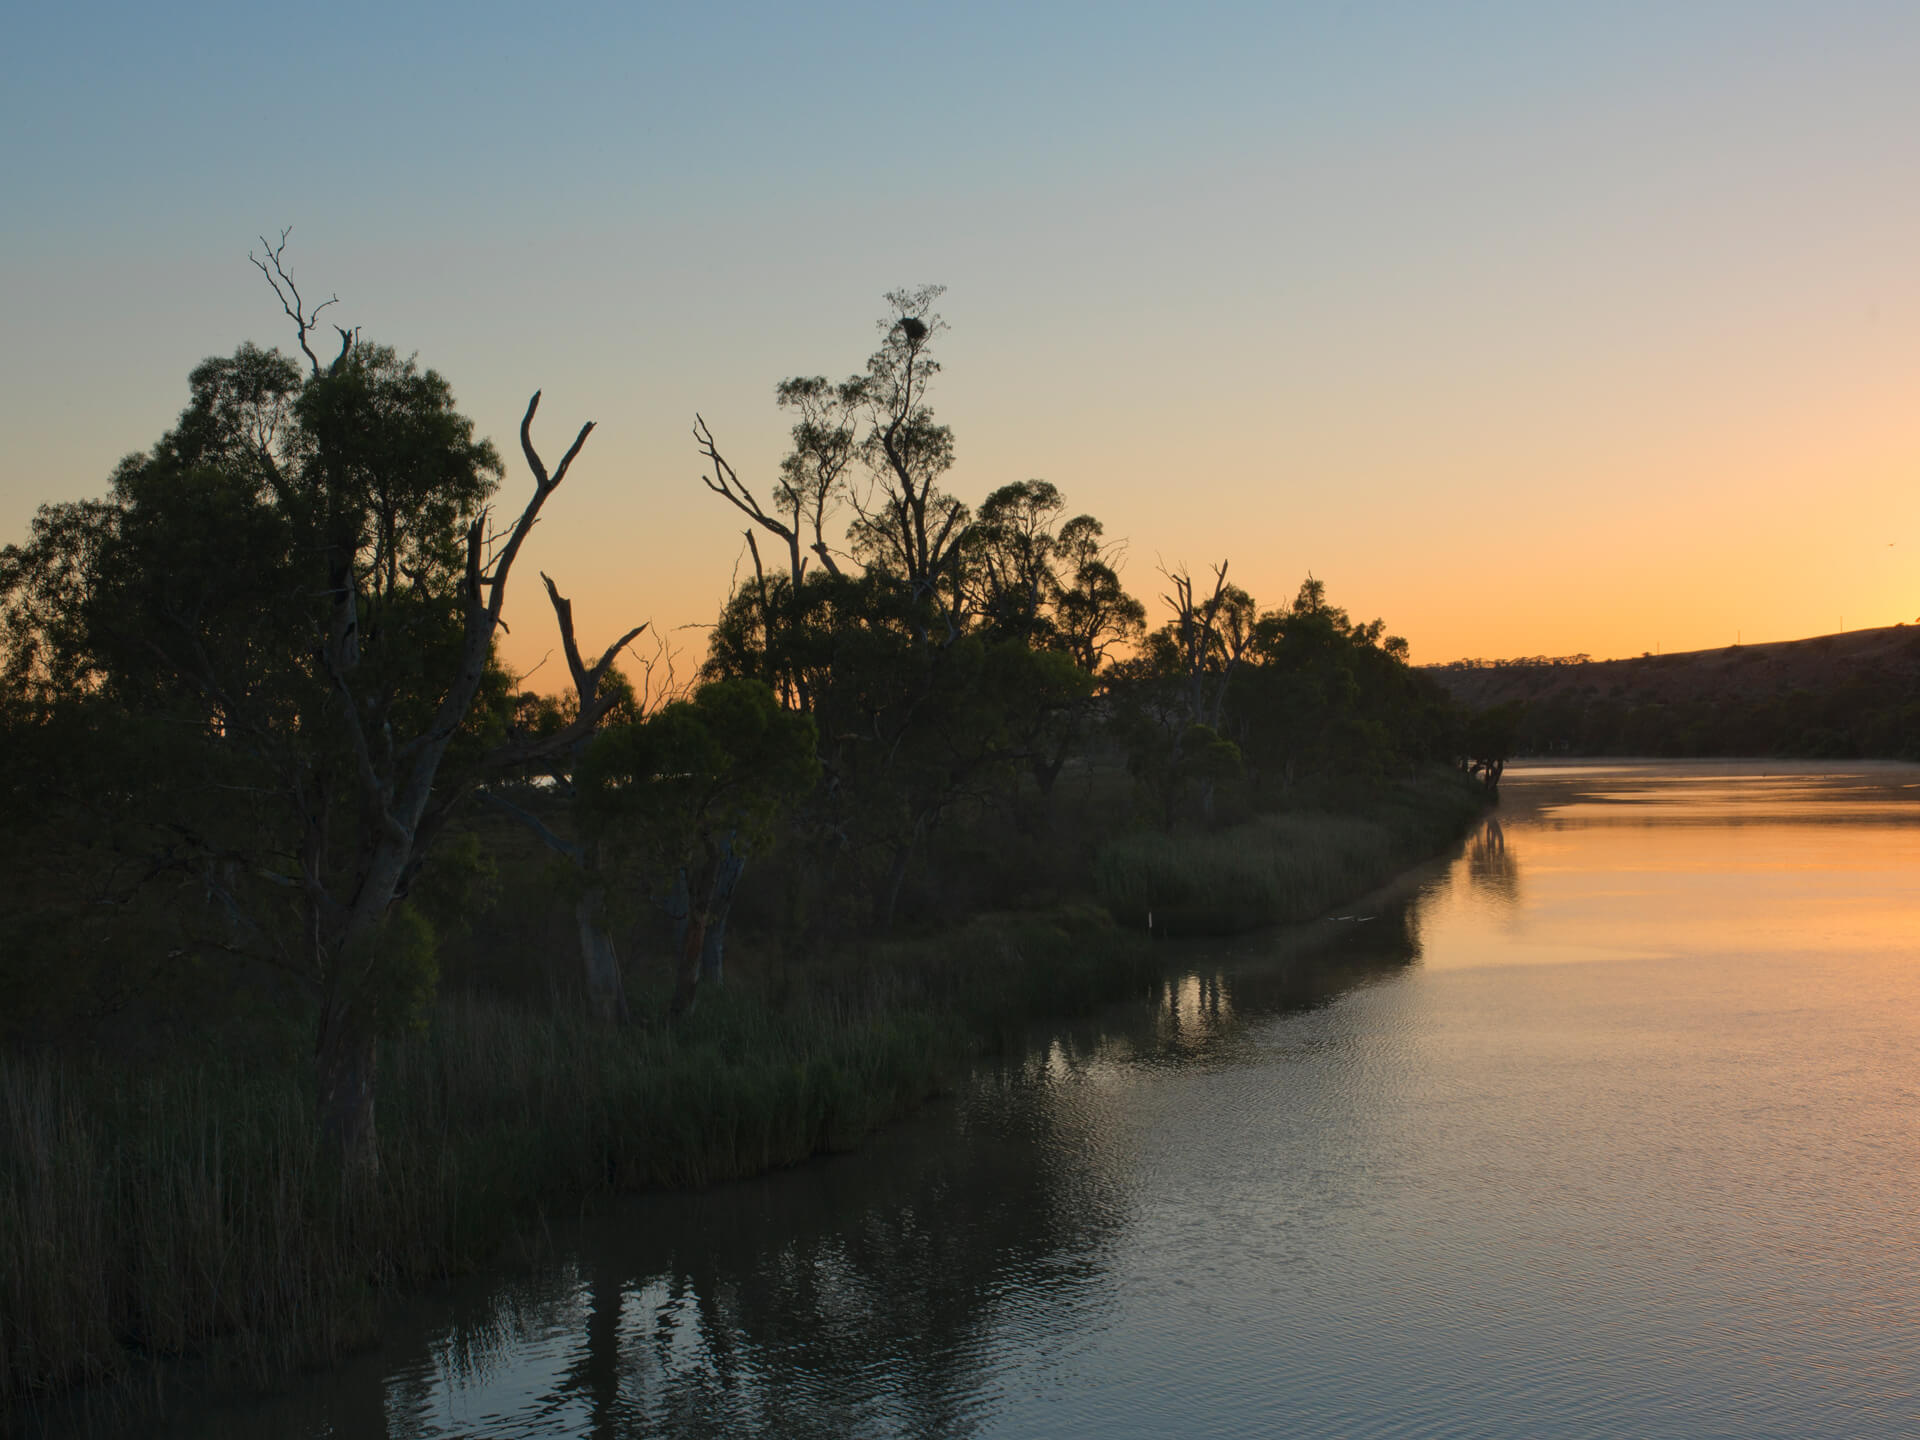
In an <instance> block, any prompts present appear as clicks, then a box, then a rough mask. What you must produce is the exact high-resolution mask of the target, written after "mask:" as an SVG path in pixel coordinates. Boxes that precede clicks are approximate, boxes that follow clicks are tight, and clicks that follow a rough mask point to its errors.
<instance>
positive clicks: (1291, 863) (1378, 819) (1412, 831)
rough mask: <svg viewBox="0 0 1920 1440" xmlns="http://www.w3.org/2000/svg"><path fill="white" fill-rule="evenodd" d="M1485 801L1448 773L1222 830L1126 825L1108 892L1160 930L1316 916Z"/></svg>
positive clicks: (1105, 899)
mask: <svg viewBox="0 0 1920 1440" xmlns="http://www.w3.org/2000/svg"><path fill="white" fill-rule="evenodd" d="M1484 804H1485V801H1484V798H1483V797H1482V796H1481V795H1480V794H1479V793H1478V792H1477V790H1476V788H1475V787H1472V786H1470V785H1467V784H1464V783H1457V777H1455V776H1452V775H1445V776H1441V777H1437V778H1434V779H1429V780H1423V781H1418V782H1409V783H1407V784H1404V785H1401V786H1398V787H1396V788H1395V789H1393V790H1391V791H1389V792H1387V793H1386V794H1384V795H1382V796H1380V797H1377V798H1376V799H1375V800H1374V801H1373V802H1372V803H1371V804H1369V805H1367V806H1366V807H1365V808H1364V809H1359V810H1357V811H1352V810H1349V811H1343V812H1341V813H1337V814H1333V813H1319V812H1315V811H1282V812H1278V813H1272V814H1265V815H1257V816H1255V817H1254V818H1253V819H1251V820H1248V821H1246V822H1245V823H1244V824H1240V825H1234V826H1231V827H1229V828H1227V829H1223V830H1214V831H1192V832H1174V833H1167V832H1163V831H1142V832H1137V833H1134V834H1130V835H1123V836H1121V837H1119V838H1117V839H1115V840H1113V841H1111V842H1110V843H1108V844H1107V845H1106V846H1104V847H1102V849H1101V851H1100V853H1099V854H1098V855H1097V856H1096V857H1095V860H1094V884H1095V887H1096V890H1097V893H1098V894H1099V897H1100V900H1101V902H1102V903H1103V904H1105V905H1106V907H1107V908H1108V910H1110V911H1111V912H1112V913H1113V914H1114V915H1115V916H1116V917H1117V918H1118V919H1119V920H1120V921H1121V922H1122V923H1123V924H1125V925H1127V926H1130V927H1138V928H1141V929H1149V928H1150V929H1151V932H1152V933H1153V934H1155V935H1164V936H1183V935H1230V934H1235V933H1238V932H1240V931H1243V930H1252V929H1257V928H1259V927H1261V926H1265V925H1287V924H1294V923H1297V922H1300V921H1303V920H1310V919H1312V918H1314V917H1315V916H1317V915H1320V914H1323V913H1325V911H1326V910H1328V909H1329V908H1330V907H1332V906H1334V905H1338V904H1341V903H1343V902H1345V901H1347V900H1351V899H1352V898H1353V897H1354V896H1356V895H1360V894H1364V893H1365V892H1366V891H1368V890H1371V889H1373V888H1374V887H1375V886H1378V885H1382V884H1385V883H1386V882H1387V881H1388V880H1390V879H1392V878H1393V877H1394V876H1395V875H1396V874H1398V873H1399V872H1400V871H1402V870H1404V869H1406V867H1407V866H1409V865H1411V864H1413V863H1414V862H1416V861H1418V860H1421V859H1425V858H1426V857H1428V856H1430V855H1433V854H1434V853H1435V852H1436V851H1438V850H1439V849H1440V848H1442V847H1443V846H1444V845H1446V844H1447V843H1448V842H1450V841H1452V840H1454V839H1456V838H1457V837H1458V836H1459V835H1461V834H1462V833H1463V832H1464V831H1465V829H1466V827H1467V825H1468V823H1469V822H1470V821H1471V820H1472V819H1473V817H1475V816H1476V815H1478V814H1479V813H1480V812H1481V810H1482V808H1483V806H1484Z"/></svg>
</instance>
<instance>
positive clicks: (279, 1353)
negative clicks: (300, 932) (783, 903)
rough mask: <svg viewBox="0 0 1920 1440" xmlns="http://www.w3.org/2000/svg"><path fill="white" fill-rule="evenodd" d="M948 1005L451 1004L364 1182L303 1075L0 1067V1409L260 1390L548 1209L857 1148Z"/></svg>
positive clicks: (331, 1350)
mask: <svg viewBox="0 0 1920 1440" xmlns="http://www.w3.org/2000/svg"><path fill="white" fill-rule="evenodd" d="M963 1044H964V1040H963V1035H962V1032H961V1030H960V1028H959V1027H958V1025H957V1023H956V1022H954V1021H952V1020H950V1019H941V1018H937V1017H936V1016H934V1015H933V1014H931V1013H925V1012H920V1013H916V1012H912V1011H903V1010H901V1011H894V1012H891V1013H874V1012H868V1013H861V1014H855V1013H851V1012H849V1011H847V1010H845V1009H842V1010H840V1011H839V1012H838V1013H833V1012H831V1011H828V1010H824V1009H813V1008H808V1007H796V1008H786V1009H776V1008H774V1007H771V1006H768V1005H766V1004H764V1003H760V1002H759V1001H757V1000H755V999H754V998H753V997H747V996H733V995H728V994H721V995H716V996H713V997H711V998H710V999H708V1000H707V1001H704V1002H703V1003H702V1006H701V1009H700V1011H699V1012H698V1013H697V1015H696V1016H695V1017H694V1020H693V1022H692V1023H690V1024H688V1025H685V1026H682V1027H679V1028H676V1029H674V1030H642V1029H631V1030H624V1031H614V1030H609V1029H604V1028H599V1027H596V1026H593V1025H591V1024H589V1023H587V1022H585V1021H582V1020H575V1019H572V1018H569V1017H566V1016H549V1017H538V1016H531V1015H527V1014H525V1013H523V1012H514V1011H510V1010H507V1009H504V1008H502V1007H499V1006H496V1005H488V1004H480V1003H475V1002H466V1003H459V1004H453V1005H449V1006H447V1007H445V1008H443V1010H442V1011H441V1013H440V1014H439V1015H438V1016H437V1017H436V1023H435V1024H434V1026H433V1027H432V1029H431V1031H430V1032H429V1033H427V1034H424V1035H417V1036H408V1037H405V1038H403V1039H400V1040H398V1041H396V1042H395V1043H393V1044H392V1045H391V1046H389V1048H388V1049H387V1051H386V1053H385V1054H384V1056H383V1067H382V1087H381V1112H380V1141H381V1170H380V1178H379V1183H378V1185H377V1186H376V1187H373V1188H371V1189H361V1188H355V1189H352V1190H343V1189H342V1187H341V1186H340V1184H339V1183H338V1173H337V1168H336V1167H335V1166H333V1165H331V1164H329V1163H328V1160H329V1157H328V1155H327V1154H326V1152H325V1151H324V1150H323V1149H322V1148H321V1147H320V1146H319V1144H318V1142H317V1141H316V1139H315V1135H314V1126H313V1122H312V1114H313V1106H312V1096H311V1093H310V1091H309V1090H308V1088H307V1086H306V1085H305V1083H304V1082H303V1081H302V1079H301V1078H300V1076H299V1075H298V1073H297V1072H296V1071H294V1070H293V1069H291V1068H290V1069H288V1070H287V1071H286V1072H284V1073H279V1074H273V1075H267V1076H256V1077H253V1078H246V1077H242V1076H238V1075H234V1074H231V1073H224V1072H223V1071H222V1069H221V1068H220V1067H218V1066H215V1065H203V1066H198V1067H193V1068H177V1069H173V1070H168V1071H164V1072H161V1073H157V1074H147V1075H141V1076H135V1075H131V1074H119V1075H108V1074H94V1075H85V1076H83V1075H81V1074H79V1073H77V1072H76V1071H75V1070H74V1069H72V1068H71V1067H70V1066H68V1065H64V1064H61V1063H59V1062H56V1061H55V1060H53V1059H50V1058H47V1057H26V1058H23V1057H11V1058H0V1415H5V1414H7V1413H10V1412H17V1411H18V1410H19V1409H20V1408H21V1407H22V1405H23V1404H25V1403H27V1402H30V1401H31V1400H32V1399H33V1397H35V1396H37V1395H44V1394H47V1393H49V1392H52V1391H55V1390H59V1389H62V1388H64V1387H67V1386H70V1385H73V1384H75V1383H81V1382H88V1381H100V1380H110V1379H113V1378H116V1377H119V1376H122V1375H125V1374H126V1373H128V1372H129V1370H130V1368H131V1367H134V1366H137V1365H138V1364H139V1363H140V1362H141V1361H142V1360H145V1359H149V1358H153V1357H163V1356H177V1355H188V1354H193V1355H200V1356H205V1357H208V1358H209V1359H210V1360H211V1361H213V1362H214V1364H215V1365H216V1366H217V1367H218V1368H220V1369H221V1370H225V1371H232V1372H235V1376H234V1378H249V1377H254V1378H258V1377H265V1376H268V1375H271V1374H274V1373H277V1372H281V1371H284V1370H286V1369H288V1368H290V1367H292V1366H295V1365H298V1364H300V1363H303V1362H306V1361H311V1360H318V1359H323V1358H326V1357H328V1356H332V1355H335V1354H338V1353H341V1352H342V1351H344V1350H348V1349H351V1348H353V1347H354V1346H356V1345H358V1344H361V1343H364V1342H366V1341H368V1340H370V1339H371V1338H372V1337H373V1335H374V1327H375V1322H376V1318H377V1316H376V1312H377V1304H378V1301H379V1299H380V1297H381V1295H382V1294H383V1293H384V1292H386V1291H387V1290H389V1289H390V1288H391V1287H392V1286H393V1285H394V1284H395V1283H396V1282H405V1281H417V1280H421V1279H425V1278H428V1277H431V1276H434V1275H437V1274H443V1273H446V1272H448V1271H449V1270H452V1269H454V1268H457V1267H459V1266H461V1265H463V1264H465V1263H467V1262H469V1261H471V1260H473V1259H475V1258H477V1257H479V1256H482V1255H484V1254H486V1253H488V1252H489V1251H490V1250H492V1249H493V1248H495V1247H496V1246H497V1244H498V1243H499V1242H500V1241H501V1240H502V1239H503V1238H504V1236H505V1235H506V1234H507V1233H508V1231H509V1230H510V1228H511V1227H512V1225H513V1224H514V1222H515V1220H516V1218H521V1217H526V1216H528V1215H530V1214H532V1213H533V1212H534V1210H535V1209H536V1207H538V1206H540V1205H543V1204H552V1203H555V1202H557V1201H564V1200H566V1199H569V1198H571V1197H577V1196H580V1195H583V1194H586V1193H589V1192H594V1191H605V1190H609V1189H616V1188H618V1189H639V1188H644V1187H650V1186H663V1185H676V1186H678V1185H698V1184H704V1183H708V1182H711V1181H715V1180H721V1179H726V1178H729V1177H733V1176H739V1175H745V1174H750V1173H753V1172H755V1171H760V1170H765V1169H767V1168H769V1167H772V1166H778V1165H784V1164H791V1163H794V1162H796V1161H798V1160H801V1159H804V1158H805V1157H807V1156H808V1155H810V1154H813V1153H815V1152H817V1151H819V1150H822V1149H831V1148H837V1147H842V1146H846V1145H850V1144H852V1143H853V1142H855V1141H856V1140H858V1139H859V1138H860V1137H861V1136H862V1135H864V1134H865V1133H867V1132H868V1131H869V1130H871V1129H872V1128H873V1127H874V1126H876V1125H878V1124H881V1123H883V1122H884V1121H886V1120H888V1119H890V1118H892V1117H893V1116H895V1115H898V1114H900V1113H901V1112H902V1111H904V1110H905V1109H907V1108H908V1107H910V1106H912V1105H914V1104H915V1103H917V1102H918V1101H920V1100H921V1099H923V1098H924V1097H925V1096H926V1095H927V1094H928V1093H929V1092H930V1091H931V1090H932V1089H933V1088H934V1087H935V1086H936V1085H937V1083H938V1081H939V1078H940V1073H941V1069H942V1066H943V1065H944V1064H946V1063H948V1062H950V1061H951V1060H952V1059H954V1058H955V1057H957V1056H958V1055H959V1054H960V1053H961V1051H962V1048H963Z"/></svg>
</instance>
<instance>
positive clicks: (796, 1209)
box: [175, 765, 1920, 1440]
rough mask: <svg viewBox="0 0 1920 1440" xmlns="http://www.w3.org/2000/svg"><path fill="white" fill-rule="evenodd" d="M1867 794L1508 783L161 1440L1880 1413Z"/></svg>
mask: <svg viewBox="0 0 1920 1440" xmlns="http://www.w3.org/2000/svg"><path fill="white" fill-rule="evenodd" d="M1916 786H1920V772H1916V771H1914V770H1912V769H1911V768H1907V767H1891V766H1885V767H1871V768H1867V769H1863V770H1862V771H1861V772H1860V773H1858V774H1853V775H1845V776H1822V775H1819V774H1818V773H1817V772H1815V771H1811V770H1800V771H1797V772H1794V773H1791V774H1786V775H1782V774H1780V773H1778V767H1776V773H1775V774H1773V775H1763V774H1760V773H1758V772H1757V771H1756V772H1754V773H1751V774H1741V773H1738V771H1737V769H1735V768H1730V767H1726V766H1691V767H1690V766H1675V765H1664V766H1641V767H1585V768H1576V767H1561V768H1558V769H1542V770H1536V771H1523V770H1510V771H1508V773H1507V778H1506V780H1505V781H1504V782H1503V789H1504V790H1505V791H1506V796H1505V803H1504V806H1503V809H1502V812H1501V815H1500V817H1499V819H1498V820H1497V821H1493V820H1490V821H1488V822H1487V823H1486V824H1485V825H1484V826H1483V827H1482V828H1481V829H1480V830H1479V831H1478V832H1477V833H1476V834H1475V835H1474V836H1472V837H1471V838H1470V839H1469V840H1468V842H1467V843H1466V844H1465V846H1464V847H1463V848H1462V851H1461V853H1460V854H1458V855H1457V856H1456V857H1455V858H1454V859H1452V860H1451V861H1444V862H1440V863H1437V864H1436V865H1434V866H1432V867H1429V868H1428V870H1427V871H1425V872H1424V873H1422V874H1421V875H1419V876H1417V877H1415V878H1414V879H1413V880H1411V881H1410V882H1409V883H1408V884H1407V885H1405V886H1404V887H1402V888H1401V889H1400V890H1399V891H1398V892H1396V893H1395V894H1392V895H1389V896H1386V897H1384V898H1380V899H1378V900H1377V901H1376V902H1375V903H1372V904H1370V905H1367V906H1364V907H1362V908H1359V909H1356V910H1354V911H1353V912H1352V913H1351V914H1345V915H1342V916H1340V917H1338V918H1330V919H1328V920H1327V921H1324V922H1322V923H1321V924H1320V925H1319V926H1317V927H1314V928H1313V929H1312V930H1311V931H1310V932H1308V933H1306V934H1305V935H1294V936H1291V937H1287V938H1285V939H1280V938H1276V937H1272V936H1267V937H1250V938H1246V939H1242V940H1239V941H1235V942H1231V943H1228V944H1225V945H1217V944H1216V945H1210V946H1199V945H1195V946H1192V947H1189V948H1187V949H1186V950H1184V951H1179V950H1176V951H1175V952H1174V953H1173V958H1174V959H1175V960H1176V962H1177V963H1176V967H1175V973H1174V974H1173V977H1172V978H1171V979H1169V981H1168V982H1167V983H1166V985H1165V986H1164V987H1163V989H1162V992H1161V994H1160V995H1159V997H1158V1000H1157V1002H1156V1003H1155V1004H1153V1005H1152V1006H1144V1005H1143V1006H1139V1007H1134V1008H1131V1009H1128V1010H1125V1011H1121V1012H1116V1013H1115V1014H1112V1015H1109V1016H1107V1017H1105V1018H1104V1019H1103V1020H1101V1021H1100V1022H1099V1023H1094V1024H1087V1025H1082V1026H1078V1027H1072V1028H1069V1029H1066V1030H1061V1031H1057V1032H1050V1033H1048V1034H1045V1035H1043V1036H1037V1037H1036V1038H1035V1041H1034V1043H1033V1044H1032V1045H1031V1046H1030V1047H1029V1048H1028V1049H1027V1050H1026V1051H1025V1052H1024V1053H1022V1054H1019V1055H1017V1056H1012V1057H1009V1058H1008V1059H1007V1060H1005V1061H1004V1062H1002V1063H1000V1064H997V1065H992V1066H987V1067H984V1068H982V1069H981V1070H980V1071H979V1072H978V1073H977V1074H976V1075H975V1076H974V1077H973V1078H972V1080H971V1082H970V1084H969V1086H968V1087H967V1089H966V1090H965V1092H964V1093H963V1094H961V1095H959V1096H956V1097H954V1098H953V1099H951V1100H950V1101H947V1102H943V1103H942V1104H941V1105H939V1106H937V1107H935V1108H934V1109H932V1110H930V1111H929V1112H928V1113H926V1114H924V1115H922V1116H921V1117H918V1118H917V1119H916V1120H915V1121H913V1122H911V1123H909V1124H907V1125H904V1126H901V1127H899V1128H898V1129H896V1130H894V1131H892V1132H890V1133H889V1134H887V1135H885V1136H883V1137H881V1138H880V1139H879V1140H878V1141H877V1142H876V1143H874V1144H873V1145H871V1146H869V1147H868V1148H867V1149H865V1150H863V1151H861V1152H860V1153H858V1154H855V1155H851V1156H844V1157H838V1158H835V1159H832V1160H828V1161H823V1162H818V1163H815V1164H811V1165H808V1166H804V1167H802V1168H801V1169H799V1170H796V1171H793V1172H789V1173H787V1174H784V1175H779V1176H773V1177H768V1178H766V1179H763V1180H760V1181H755V1182H751V1183H747V1184H740V1185H731V1186H724V1187H720V1188H717V1189H714V1190H711V1191H708V1192H705V1193H702V1194H699V1195H695V1196H680V1197H656V1198H652V1199H647V1200H644V1201H638V1202H634V1203H631V1204H627V1205H622V1206H620V1207H619V1208H618V1209H617V1210H615V1211H614V1213H611V1214H608V1215H604V1216H601V1217H599V1218H596V1219H594V1220H592V1221H589V1222H586V1223H583V1224H581V1225H579V1226H577V1227H575V1228H573V1229H570V1230H565V1231H558V1232H556V1242H557V1246H558V1249H559V1252H560V1254H561V1255H562V1257H563V1258H562V1259H561V1260H559V1261H557V1262H556V1263H553V1264H551V1265H549V1266H547V1267H546V1268H544V1269H542V1270H541V1271H539V1272H538V1273H536V1274H533V1275H530V1276H524V1277H521V1278H518V1279H512V1280H505V1281H502V1280H499V1279H495V1280H493V1281H491V1282H489V1283H485V1284H478V1283H476V1285H475V1286H474V1287H473V1288H471V1289H469V1290H465V1291H462V1292H460V1293H458V1294H454V1295H450V1296H446V1297H441V1298H438V1299H435V1300H432V1301H423V1302H421V1303H420V1304H418V1305H417V1306H415V1307H413V1308H412V1310H410V1311H409V1312H407V1313H405V1314H402V1315H398V1316H396V1318H395V1321H394V1324H393V1325H392V1327H391V1331H390V1333H391V1336H392V1338H391V1340H390V1342H389V1344H388V1346H387V1347H386V1348H385V1349H383V1350H381V1351H380V1352H378V1353H376V1354H373V1355H370V1356H366V1357H362V1358H360V1359H359V1360H356V1361H354V1362H352V1363H350V1364H348V1365H346V1366H345V1367H343V1368H342V1369H341V1370H340V1371H339V1372H338V1373H337V1374H336V1375H333V1376H331V1377H328V1378H326V1379H325V1380H323V1381H317V1382H312V1383H309V1384H305V1385H303V1386H301V1387H298V1388H296V1389H295V1390H293V1391H291V1392H290V1393H288V1394H286V1395H283V1396H280V1397H276V1398H273V1399H270V1400H266V1401H261V1402H256V1403H253V1404H249V1405H246V1406H240V1407H234V1406H227V1407H224V1408H216V1409H215V1410H213V1411H211V1412H200V1413H195V1414H192V1415H190V1416H182V1417H181V1418H180V1421H179V1424H178V1427H177V1429H176V1431H175V1433H179V1434H195V1435H215V1436H235V1437H239V1436H267V1435H272V1436H285V1435H309V1436H322V1435H339V1436H363V1435H375V1436H378V1435H387V1436H395V1437H400V1436H406V1437H415V1436H420V1437H425V1436H452V1435H499V1436H533V1435H556V1436H557V1435H592V1436H638V1435H668V1436H707V1435H714V1436H718V1435H768V1436H774V1435H778V1436H789V1435H793V1436H806V1435H821V1436H826V1435H835V1436H838V1435H871V1436H882V1435H887V1436H891V1435H913V1436H975V1435H979V1436H989V1435H993V1436H1000V1435H1004V1436H1042V1435H1045V1436H1081V1435H1083V1436H1100V1437H1105V1440H1111V1437H1115V1436H1130V1435H1141V1436H1148V1435H1169V1434H1214V1435H1269V1434H1303V1435H1328V1436H1332V1435H1352V1436H1376V1435H1378V1436H1385V1435H1435V1436H1440V1435H1446V1436H1454V1435H1457V1436H1483V1435H1487V1436H1493V1435H1499V1436H1516V1437H1517V1436H1530V1435H1541V1434H1551V1435H1555V1436H1602V1435H1605V1436H1615V1435H1633V1436H1641V1435H1673V1436H1693V1435H1709V1434H1722V1435H1781V1436H1807V1435H1835V1436H1839V1435H1847V1436H1855V1435H1882V1434H1884V1435H1904V1434H1915V1433H1920V1395H1917V1394H1916V1376H1917V1375H1920V1367H1917V1366H1916V1361H1917V1360H1920V1354H1916V1342H1915V1339H1914V1336H1915V1335H1916V1333H1920V1331H1916V1324H1915V1322H1916V1321H1920V1259H1917V1258H1916V1247H1915V1240H1916V1238H1917V1237H1916V1225H1915V1222H1914V1220H1913V1218H1912V1214H1913V1209H1914V1205H1913V1178H1912V1177H1913V1176H1914V1174H1915V1173H1916V1171H1915V1167H1914V1162H1915V1160H1916V1159H1920V1106H1916V1103H1915V1102H1916V1099H1920V1093H1917V1092H1920V965H1916V963H1915V961H1916V959H1920V956H1916V944H1915V937H1916V936H1920V923H1916V922H1920V789H1916V788H1915V787H1916Z"/></svg>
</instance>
